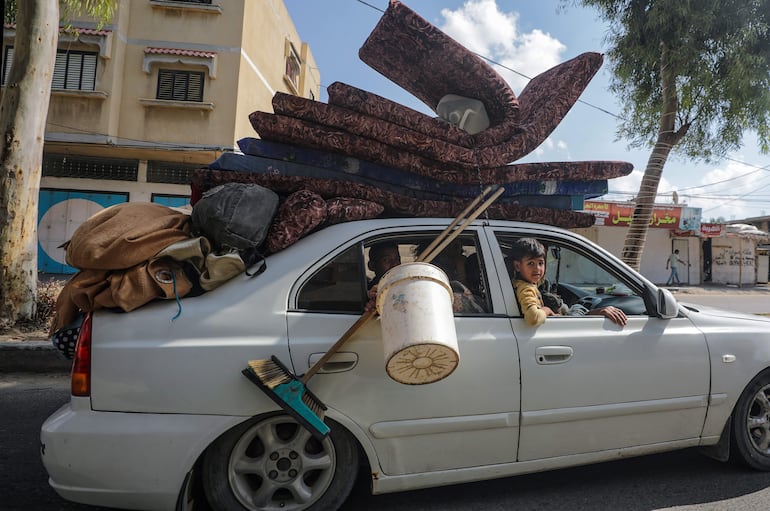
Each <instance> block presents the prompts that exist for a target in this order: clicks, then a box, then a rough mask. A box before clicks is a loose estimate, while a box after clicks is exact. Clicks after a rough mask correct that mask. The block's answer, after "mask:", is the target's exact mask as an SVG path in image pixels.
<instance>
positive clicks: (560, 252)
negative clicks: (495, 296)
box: [498, 236, 646, 316]
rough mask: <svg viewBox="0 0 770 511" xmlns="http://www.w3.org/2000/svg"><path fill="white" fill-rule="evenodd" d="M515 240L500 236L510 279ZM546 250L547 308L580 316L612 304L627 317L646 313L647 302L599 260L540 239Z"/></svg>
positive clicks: (544, 284) (542, 288)
mask: <svg viewBox="0 0 770 511" xmlns="http://www.w3.org/2000/svg"><path fill="white" fill-rule="evenodd" d="M514 239H516V238H515V237H505V236H498V241H499V242H500V248H501V250H502V252H503V255H504V257H505V266H506V269H507V270H508V275H509V279H511V280H512V279H513V278H514V271H513V260H512V255H511V253H510V246H511V242H512V241H513V240H514ZM538 241H540V242H541V243H542V244H543V245H544V246H545V248H546V253H547V255H546V271H545V278H544V279H543V280H542V281H541V284H540V286H539V288H540V291H541V294H542V295H543V300H544V302H548V303H545V305H548V306H549V307H550V308H551V309H553V310H555V311H556V310H557V309H560V310H561V313H562V315H569V316H580V315H584V314H586V313H587V312H588V311H590V310H592V309H597V308H601V307H606V306H609V305H612V306H614V307H617V308H619V309H622V310H623V312H625V313H626V314H627V315H640V314H646V306H645V304H644V299H643V298H642V297H641V296H640V295H639V294H638V293H637V292H635V291H634V290H633V289H632V288H631V287H630V286H628V285H626V284H625V283H624V282H623V281H622V280H620V279H619V278H618V277H616V276H615V275H613V274H612V273H610V272H609V271H608V270H607V269H605V268H604V267H603V266H601V265H600V264H599V263H598V262H597V261H594V260H593V259H591V258H589V257H588V256H587V255H585V254H582V253H580V252H578V251H576V250H574V249H572V248H570V247H566V246H563V245H561V244H559V243H556V242H552V241H549V240H546V239H539V238H538Z"/></svg>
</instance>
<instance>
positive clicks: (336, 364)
mask: <svg viewBox="0 0 770 511" xmlns="http://www.w3.org/2000/svg"><path fill="white" fill-rule="evenodd" d="M323 356H324V353H313V354H311V355H310V356H309V357H308V360H307V361H308V367H310V366H312V365H313V364H315V363H316V362H318V361H319V360H320V359H321V357H323ZM356 364H358V353H353V352H350V351H343V352H337V353H335V354H334V355H332V356H331V358H329V360H328V361H327V362H326V363H325V364H324V365H323V367H321V369H319V371H318V372H319V373H342V372H344V371H350V370H351V369H353V368H354V367H355V366H356Z"/></svg>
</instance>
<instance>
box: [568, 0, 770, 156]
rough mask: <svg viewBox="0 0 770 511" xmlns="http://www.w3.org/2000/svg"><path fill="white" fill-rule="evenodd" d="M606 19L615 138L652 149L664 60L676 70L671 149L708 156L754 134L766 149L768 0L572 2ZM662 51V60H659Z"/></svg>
mask: <svg viewBox="0 0 770 511" xmlns="http://www.w3.org/2000/svg"><path fill="white" fill-rule="evenodd" d="M577 3H580V4H583V5H585V6H589V7H593V8H595V9H596V10H597V11H598V12H599V15H600V17H601V18H602V19H604V20H605V21H607V22H608V23H609V32H608V34H607V36H606V40H607V42H608V44H609V47H610V50H609V51H608V53H607V57H608V61H609V65H610V66H611V68H612V71H613V78H612V82H611V86H610V87H611V90H612V92H614V93H615V94H617V96H618V97H619V98H620V99H621V102H622V105H623V115H622V117H623V119H624V120H623V121H622V123H621V126H620V128H619V135H620V136H621V137H622V138H625V139H627V140H629V141H630V143H631V145H632V146H634V147H641V146H651V145H652V144H653V143H654V141H655V140H656V138H657V136H658V131H659V128H660V126H661V115H662V113H663V112H664V107H665V105H664V90H663V85H662V84H663V81H662V73H661V66H662V63H663V61H664V60H665V61H666V65H667V66H669V68H668V69H669V70H671V71H672V72H673V76H674V81H673V84H674V86H675V89H676V90H675V91H673V92H674V94H675V98H676V101H677V104H676V105H675V111H676V121H675V124H674V129H675V130H677V129H680V128H682V127H684V130H683V132H686V134H685V136H684V138H682V139H681V140H680V141H678V144H677V145H676V147H675V149H674V150H675V151H678V152H679V153H680V154H683V155H685V156H688V157H690V158H695V159H703V160H706V161H708V160H711V159H714V158H718V157H720V156H723V155H724V154H726V153H727V152H730V151H732V150H735V149H737V148H739V147H740V144H741V141H742V137H743V134H744V132H746V131H753V132H754V133H756V135H757V137H758V141H759V146H760V148H761V150H762V151H763V152H765V153H767V152H768V151H770V0H689V1H683V0H577ZM663 49H667V50H668V51H667V52H665V57H666V58H665V59H664V58H663V55H664V52H663V51H662V50H663Z"/></svg>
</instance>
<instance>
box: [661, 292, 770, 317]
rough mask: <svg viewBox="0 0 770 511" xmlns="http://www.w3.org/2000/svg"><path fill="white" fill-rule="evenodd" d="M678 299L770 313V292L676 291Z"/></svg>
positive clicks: (685, 301)
mask: <svg viewBox="0 0 770 511" xmlns="http://www.w3.org/2000/svg"><path fill="white" fill-rule="evenodd" d="M674 296H675V297H676V299H677V300H678V301H680V302H683V303H697V304H699V305H707V306H709V307H717V308H720V309H727V310H734V311H738V312H744V313H747V314H770V294H765V293H746V294H732V293H730V294H728V293H713V294H702V295H698V294H689V293H675V294H674Z"/></svg>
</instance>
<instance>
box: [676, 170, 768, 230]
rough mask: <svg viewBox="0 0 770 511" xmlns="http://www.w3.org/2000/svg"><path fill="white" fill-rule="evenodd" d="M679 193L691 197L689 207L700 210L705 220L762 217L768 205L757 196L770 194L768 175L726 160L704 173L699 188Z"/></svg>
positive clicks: (766, 172) (766, 211)
mask: <svg viewBox="0 0 770 511" xmlns="http://www.w3.org/2000/svg"><path fill="white" fill-rule="evenodd" d="M682 193H683V194H687V195H689V196H690V197H691V199H690V205H692V206H695V207H699V208H702V209H703V217H704V218H705V219H707V220H708V219H710V218H718V217H722V218H724V219H726V220H737V219H742V218H751V217H754V216H764V215H765V214H767V213H768V202H767V201H762V200H761V199H760V196H765V197H766V196H767V195H768V194H770V172H768V171H767V170H763V169H758V168H756V167H754V166H749V165H744V164H743V163H741V162H739V161H735V160H729V161H727V162H725V163H723V164H722V165H720V166H719V167H715V168H712V169H711V170H709V171H708V172H706V173H705V174H704V175H703V176H702V177H701V179H700V182H699V185H698V186H696V187H693V188H690V189H687V190H685V191H683V192H682Z"/></svg>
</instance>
